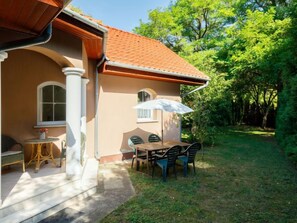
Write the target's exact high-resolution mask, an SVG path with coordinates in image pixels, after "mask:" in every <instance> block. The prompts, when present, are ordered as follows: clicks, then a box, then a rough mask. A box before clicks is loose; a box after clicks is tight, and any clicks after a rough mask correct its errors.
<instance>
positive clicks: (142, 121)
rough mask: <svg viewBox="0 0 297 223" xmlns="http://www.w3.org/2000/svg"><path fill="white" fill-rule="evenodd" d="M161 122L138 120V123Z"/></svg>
mask: <svg viewBox="0 0 297 223" xmlns="http://www.w3.org/2000/svg"><path fill="white" fill-rule="evenodd" d="M157 122H159V121H158V120H153V119H152V120H137V124H141V123H157Z"/></svg>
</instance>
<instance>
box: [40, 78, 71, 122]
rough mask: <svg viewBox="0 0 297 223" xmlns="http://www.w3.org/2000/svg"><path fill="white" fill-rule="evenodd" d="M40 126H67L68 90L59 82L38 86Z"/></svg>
mask: <svg viewBox="0 0 297 223" xmlns="http://www.w3.org/2000/svg"><path fill="white" fill-rule="evenodd" d="M37 90H38V99H37V100H38V106H37V107H38V112H37V114H38V118H37V120H38V121H37V124H38V125H57V124H65V121H66V88H65V86H64V85H62V84H60V83H58V82H45V83H42V84H40V85H39V86H38V89H37Z"/></svg>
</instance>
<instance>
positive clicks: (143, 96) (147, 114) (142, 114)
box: [137, 90, 153, 121]
mask: <svg viewBox="0 0 297 223" xmlns="http://www.w3.org/2000/svg"><path fill="white" fill-rule="evenodd" d="M152 99H153V94H152V93H151V92H150V91H148V90H141V91H139V92H138V103H142V102H145V101H149V100H152ZM137 118H138V120H140V121H141V120H143V121H145V120H152V119H153V111H152V110H151V109H138V110H137Z"/></svg>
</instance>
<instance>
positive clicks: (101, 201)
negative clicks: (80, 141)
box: [0, 161, 135, 223]
mask: <svg viewBox="0 0 297 223" xmlns="http://www.w3.org/2000/svg"><path fill="white" fill-rule="evenodd" d="M96 165H97V166H98V167H97V168H96V167H94V166H96ZM126 166H127V164H126V163H124V162H119V163H110V164H99V165H98V162H97V161H96V162H95V163H94V162H93V163H90V165H89V167H87V170H86V171H87V173H89V172H91V171H90V169H97V170H96V171H97V179H96V181H97V182H96V186H95V187H92V186H91V185H87V187H85V191H86V193H84V192H83V191H84V190H83V191H81V186H80V187H79V188H80V190H79V191H78V192H77V191H76V193H77V196H76V195H75V196H73V195H72V194H71V192H72V190H75V188H76V186H75V185H77V182H80V181H81V180H80V179H74V180H73V182H69V181H68V180H66V179H65V169H63V168H57V167H53V166H52V165H51V164H50V163H49V164H45V165H43V166H42V168H41V169H40V170H39V172H38V173H35V172H34V169H33V167H29V168H27V169H26V172H25V173H22V172H21V168H20V167H19V166H17V165H16V166H12V167H11V168H10V169H7V170H4V171H3V174H2V201H3V204H2V207H1V209H2V210H3V209H12V208H10V207H11V206H13V205H15V204H18V202H20V203H21V202H22V201H24V200H27V201H28V202H27V203H25V204H23V206H25V207H30V206H32V208H33V209H34V211H36V212H38V210H35V209H38V208H39V207H38V206H37V208H36V206H35V205H36V204H35V203H36V199H33V200H31V201H30V199H31V198H32V196H33V197H34V196H35V195H36V194H41V197H40V198H38V200H37V203H38V201H39V202H41V204H42V205H44V204H46V203H52V199H50V197H55V196H57V197H58V198H59V197H62V196H65V197H66V198H67V196H68V193H70V195H69V196H68V197H69V199H68V200H67V199H66V200H64V201H61V202H60V203H59V204H58V205H55V204H54V205H52V206H53V208H52V210H50V211H48V210H47V211H45V212H44V214H38V216H37V215H36V216H37V217H32V218H27V219H26V218H23V216H22V215H23V214H24V215H25V212H28V210H30V208H28V210H25V209H26V208H25V209H24V207H23V206H22V205H17V206H16V207H17V208H20V210H15V209H16V207H14V208H13V210H15V211H16V212H17V211H18V212H19V213H18V214H15V215H14V216H15V218H13V215H12V216H11V217H12V219H15V220H14V221H13V222H42V223H46V222H97V221H98V220H100V219H103V218H104V217H105V216H106V215H107V214H108V213H110V212H111V211H112V210H114V209H115V208H117V207H118V206H119V205H121V204H122V203H124V202H126V201H127V200H128V199H129V198H131V197H132V196H133V195H134V194H135V191H134V188H133V186H132V184H131V181H130V178H129V174H128V172H127V170H126ZM98 168H99V169H98ZM86 177H87V178H90V179H91V178H92V177H90V176H89V177H88V176H87V175H86ZM87 181H89V180H87ZM91 181H92V180H91ZM93 183H94V182H93ZM55 188H59V190H58V192H55V193H53V192H51V193H50V194H48V191H52V190H53V191H54V190H55ZM89 188H91V189H89ZM42 194H44V195H42ZM58 198H55V200H57V199H58ZM61 204H62V205H61ZM37 205H38V204H37ZM22 208H23V210H22ZM32 208H31V209H32ZM1 209H0V210H1ZM3 211H4V210H3ZM34 211H33V212H34ZM12 214H13V213H12ZM10 219H11V218H10V217H3V216H0V222H10ZM17 219H19V220H17Z"/></svg>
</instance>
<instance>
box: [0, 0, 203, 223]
mask: <svg viewBox="0 0 297 223" xmlns="http://www.w3.org/2000/svg"><path fill="white" fill-rule="evenodd" d="M0 3H1V4H0V5H1V7H0V9H1V11H5V10H6V11H7V14H6V15H4V17H3V18H10V19H9V20H3V19H2V20H0V21H1V22H0V26H1V28H2V29H0V31H1V35H0V36H1V37H0V65H1V66H0V74H1V92H2V96H1V102H2V108H1V113H2V121H1V122H2V123H1V124H2V128H1V132H2V133H4V134H6V135H9V136H11V137H13V138H14V139H16V140H17V141H18V142H22V143H23V144H24V145H25V160H26V161H29V160H30V157H31V145H29V144H26V140H27V139H30V138H36V137H38V129H40V128H47V129H48V133H47V134H48V136H53V137H57V138H59V141H57V142H54V147H53V154H54V156H55V157H56V158H59V156H60V151H61V146H60V145H61V141H62V140H64V139H66V141H67V150H66V151H67V155H66V162H65V164H64V166H66V170H65V171H66V178H67V180H73V179H77V178H81V179H86V181H88V179H90V178H88V177H86V176H85V175H86V174H87V171H84V169H85V168H86V166H87V167H88V168H91V169H96V168H97V165H96V164H95V165H94V160H95V163H96V162H97V161H98V160H100V162H110V161H115V160H123V159H126V158H129V157H131V149H130V148H129V147H128V145H127V141H128V138H129V136H131V135H132V134H138V135H140V136H142V137H143V138H144V139H146V137H147V136H148V134H149V133H151V132H153V133H157V134H160V131H161V128H160V114H159V113H158V112H154V111H140V112H139V111H137V110H135V109H133V106H135V105H136V104H137V103H139V102H142V101H146V100H151V99H154V98H169V99H173V100H180V92H179V89H180V84H190V85H197V86H202V85H205V84H207V82H208V80H209V78H208V77H207V76H206V75H205V74H203V73H202V72H200V71H198V70H197V69H196V68H195V67H193V66H192V65H190V64H189V63H187V62H186V61H185V60H183V59H182V58H180V57H179V56H178V55H176V54H175V53H173V52H172V51H171V50H169V49H168V48H166V47H165V46H164V45H163V44H161V43H160V42H158V41H156V40H152V39H149V38H146V37H142V36H139V35H135V34H132V33H129V32H125V31H122V30H118V29H115V28H112V27H108V26H103V25H100V24H98V23H97V22H95V21H93V20H91V19H88V18H86V17H84V16H82V15H80V14H78V13H75V12H73V11H71V10H69V9H63V8H64V7H65V6H66V5H67V4H68V3H69V1H58V0H55V1H54V0H52V1H50V0H49V1H38V0H29V1H22V4H20V2H18V1H12V3H11V4H8V3H7V2H6V1H4V0H0ZM27 3H28V4H27ZM57 5H58V6H57ZM17 6H18V7H17ZM10 7H12V8H13V9H15V10H13V11H14V12H15V13H19V14H20V16H19V17H18V16H13V15H10V14H9V13H8V12H10V11H9V10H8V9H9V8H10ZM30 7H31V8H30ZM16 9H17V10H16ZM30 9H33V10H30ZM35 9H39V10H35ZM18 10H19V11H18ZM40 10H42V12H43V13H41V12H40ZM62 10H63V11H62ZM32 11H33V12H36V11H38V12H40V13H36V14H34V13H33V14H32ZM25 12H31V14H30V13H25ZM13 18H16V19H15V21H13ZM38 18H39V19H38ZM6 21H7V23H6ZM12 27H14V29H11V28H12ZM36 27H37V28H38V29H36ZM35 29H36V30H35ZM179 122H180V120H179V117H178V116H175V115H173V114H166V115H165V116H164V129H165V132H164V133H165V134H164V138H165V139H179V137H180V128H179V127H180V126H179ZM82 145H84V146H82ZM28 168H32V167H28ZM42 170H43V169H42V168H41V169H40V172H41V171H42ZM94 173H95V176H93V177H95V178H96V177H97V176H96V171H94ZM95 182H96V181H95ZM68 189H69V187H68ZM32 196H36V195H35V194H33V195H32ZM34 202H35V201H34ZM19 206H20V205H19ZM5 208H7V209H8V208H10V209H14V207H11V204H10V206H9V207H8V206H7V207H5ZM2 209H4V208H3V207H2ZM42 211H44V210H40V212H42ZM0 212H1V210H0ZM3 212H4V211H3ZM7 212H8V211H7ZM1 216H2V214H1V213H0V218H1ZM3 216H5V215H4V214H3Z"/></svg>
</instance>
